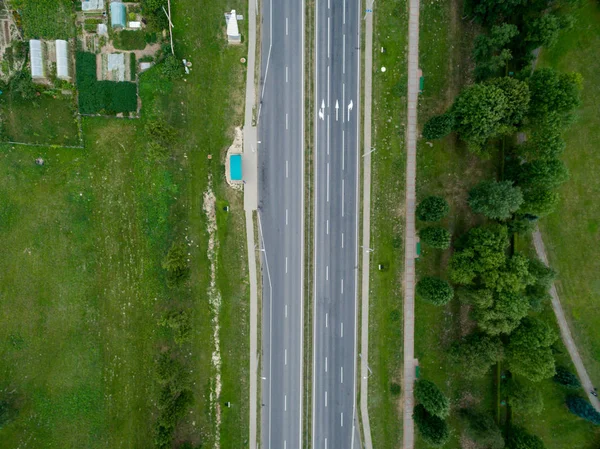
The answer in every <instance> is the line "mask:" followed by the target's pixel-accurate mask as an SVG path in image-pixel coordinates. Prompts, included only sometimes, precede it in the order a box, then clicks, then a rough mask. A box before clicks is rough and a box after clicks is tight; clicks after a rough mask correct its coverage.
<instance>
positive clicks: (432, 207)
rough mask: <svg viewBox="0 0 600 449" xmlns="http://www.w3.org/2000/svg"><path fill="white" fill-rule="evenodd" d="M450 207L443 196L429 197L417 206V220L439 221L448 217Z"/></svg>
mask: <svg viewBox="0 0 600 449" xmlns="http://www.w3.org/2000/svg"><path fill="white" fill-rule="evenodd" d="M448 212H450V206H449V205H448V202H447V201H446V200H445V199H444V198H443V197H441V196H433V195H432V196H428V197H426V198H424V199H423V200H422V201H421V202H420V203H419V205H418V206H417V218H418V219H419V220H421V221H438V220H441V219H442V218H444V217H445V216H446V215H448Z"/></svg>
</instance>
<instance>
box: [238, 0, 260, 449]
mask: <svg viewBox="0 0 600 449" xmlns="http://www.w3.org/2000/svg"><path fill="white" fill-rule="evenodd" d="M256 9H257V4H256V0H249V2H248V61H247V62H248V65H247V70H246V106H245V111H244V132H243V136H244V146H243V151H244V154H243V157H242V161H243V162H242V164H243V166H242V171H243V174H244V175H243V176H244V212H245V214H246V239H247V251H248V278H249V280H250V398H249V401H250V417H249V418H250V425H249V434H250V435H249V440H250V441H249V444H248V447H249V448H250V449H256V447H257V446H256V443H257V422H258V421H257V420H258V416H257V400H258V388H257V387H258V384H257V381H258V283H257V273H256V244H255V242H254V211H255V210H256V208H257V206H258V161H257V154H256V149H257V137H256V136H257V134H256V127H255V126H253V123H252V115H253V111H254V108H255V106H256V89H255V84H254V82H255V80H254V72H255V64H256Z"/></svg>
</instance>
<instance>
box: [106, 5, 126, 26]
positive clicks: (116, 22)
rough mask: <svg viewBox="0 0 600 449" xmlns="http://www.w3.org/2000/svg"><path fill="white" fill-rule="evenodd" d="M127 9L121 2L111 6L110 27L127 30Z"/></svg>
mask: <svg viewBox="0 0 600 449" xmlns="http://www.w3.org/2000/svg"><path fill="white" fill-rule="evenodd" d="M126 16H127V8H125V5H124V4H123V3H121V2H112V3H111V4H110V26H112V27H113V28H125V23H126V21H127V17H126Z"/></svg>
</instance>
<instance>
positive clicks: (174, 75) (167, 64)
mask: <svg viewBox="0 0 600 449" xmlns="http://www.w3.org/2000/svg"><path fill="white" fill-rule="evenodd" d="M158 67H159V68H160V73H161V75H162V76H163V77H164V78H166V79H168V80H169V81H172V80H176V79H179V78H181V77H182V76H183V67H182V65H181V62H180V61H179V60H178V59H177V58H176V57H175V56H173V55H172V54H169V55H168V56H167V57H166V58H165V59H164V60H163V61H162V62H161V63H160V64H159V66H158Z"/></svg>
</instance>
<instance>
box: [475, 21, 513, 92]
mask: <svg viewBox="0 0 600 449" xmlns="http://www.w3.org/2000/svg"><path fill="white" fill-rule="evenodd" d="M518 34H519V30H518V29H517V27H516V25H513V24H509V23H503V24H501V25H494V26H492V28H491V29H490V32H489V34H479V35H478V36H477V37H476V38H475V44H474V47H473V59H475V64H476V65H475V77H476V78H477V79H478V80H482V79H485V78H489V77H490V76H494V75H495V74H496V73H497V72H498V71H499V70H500V69H501V68H502V67H504V66H505V65H506V63H507V62H508V61H509V60H510V59H511V58H512V54H511V51H510V50H509V49H508V48H505V47H506V45H507V44H508V43H509V42H510V41H511V40H512V39H513V38H514V37H515V36H517V35H518Z"/></svg>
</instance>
